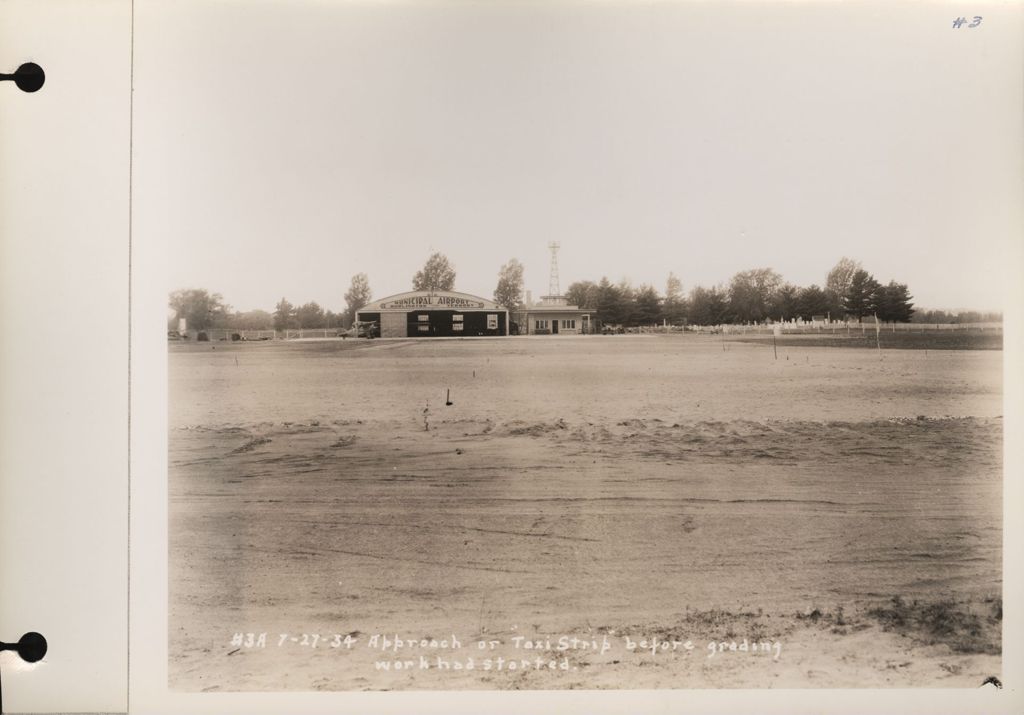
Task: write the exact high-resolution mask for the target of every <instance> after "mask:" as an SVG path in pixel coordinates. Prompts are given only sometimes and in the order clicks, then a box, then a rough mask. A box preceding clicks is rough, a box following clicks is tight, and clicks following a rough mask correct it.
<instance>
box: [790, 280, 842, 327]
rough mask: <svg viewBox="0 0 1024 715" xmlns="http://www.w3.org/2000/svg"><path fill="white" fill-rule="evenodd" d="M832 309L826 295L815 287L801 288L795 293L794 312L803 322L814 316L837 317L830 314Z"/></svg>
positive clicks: (830, 301)
mask: <svg viewBox="0 0 1024 715" xmlns="http://www.w3.org/2000/svg"><path fill="white" fill-rule="evenodd" d="M832 307H833V306H832V300H830V299H829V297H828V294H827V293H826V292H825V291H823V290H822V289H821V288H819V287H818V286H816V285H810V286H807V287H806V288H801V289H800V291H799V293H797V298H796V312H797V315H798V316H799V317H800V318H802V319H803V320H810V319H811V318H813V317H814V316H816V315H824V316H830V315H831V317H839V316H838V314H833V313H832Z"/></svg>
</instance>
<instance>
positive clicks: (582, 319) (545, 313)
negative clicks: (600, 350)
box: [516, 294, 593, 335]
mask: <svg viewBox="0 0 1024 715" xmlns="http://www.w3.org/2000/svg"><path fill="white" fill-rule="evenodd" d="M592 312H593V311H590V310H585V309H583V308H580V307H579V306H576V305H569V301H567V300H566V299H565V297H564V296H560V295H545V296H541V299H540V302H539V303H534V302H533V301H532V300H531V299H530V297H529V294H527V299H526V304H525V305H524V306H523V307H522V309H521V310H519V311H518V312H517V314H516V317H517V318H519V321H518V322H519V333H520V334H521V335H560V334H562V335H564V334H568V335H582V334H587V333H590V332H592V330H591V313H592Z"/></svg>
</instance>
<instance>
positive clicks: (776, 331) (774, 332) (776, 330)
mask: <svg viewBox="0 0 1024 715" xmlns="http://www.w3.org/2000/svg"><path fill="white" fill-rule="evenodd" d="M781 334H782V326H781V325H780V324H779V323H776V324H775V325H774V326H773V327H772V351H773V352H774V353H775V359H776V360H778V359H779V347H778V345H776V343H775V338H776V337H778V336H779V335H781Z"/></svg>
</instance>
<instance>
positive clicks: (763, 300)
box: [729, 268, 782, 323]
mask: <svg viewBox="0 0 1024 715" xmlns="http://www.w3.org/2000/svg"><path fill="white" fill-rule="evenodd" d="M781 285H782V276H781V275H779V274H778V273H777V272H775V271H773V270H772V269H771V268H755V269H753V270H749V271H741V272H740V273H737V274H736V275H734V276H733V277H732V280H731V281H730V282H729V313H730V315H731V316H732V319H733V320H735V321H736V322H738V323H747V322H754V323H756V322H760V321H762V320H764V319H765V318H767V317H768V312H769V309H770V307H771V304H772V301H773V300H774V299H775V293H776V292H777V291H778V289H779V287H780V286H781Z"/></svg>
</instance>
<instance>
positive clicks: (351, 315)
mask: <svg viewBox="0 0 1024 715" xmlns="http://www.w3.org/2000/svg"><path fill="white" fill-rule="evenodd" d="M455 277H456V272H455V266H454V265H452V263H451V261H449V259H448V258H447V257H446V256H445V255H443V254H441V253H439V252H434V253H432V254H431V255H430V256H429V257H428V259H427V261H426V262H425V263H424V265H423V268H421V269H420V270H419V271H417V272H416V273H415V274H414V275H413V277H412V289H413V290H417V291H430V290H439V291H450V290H453V289H454V286H455ZM564 297H565V298H566V299H567V301H568V302H569V303H570V304H572V305H577V306H579V307H581V308H584V309H587V310H591V311H594V312H595V313H596V317H597V319H598V320H600V321H601V322H602V323H604V324H605V325H623V326H627V327H628V326H637V325H653V324H659V323H662V322H667V323H670V324H672V325H685V324H691V325H721V324H725V323H732V324H747V323H761V322H765V321H792V320H812V319H815V318H831V319H833V320H838V319H843V318H852V319H854V320H862V319H864V318H865V317H872V316H877V317H878V319H879V320H881V321H883V322H909V321H911V320H915V321H919V322H957V320H952V319H951V318H953V317H954V315H953V314H949V313H946V312H944V311H927V312H926V313H918V312H917V311H915V309H914V304H913V303H912V302H911V300H912V298H913V296H911V295H910V291H909V289H908V287H907V285H906V284H904V283H898V282H896V281H895V280H890V281H889V282H888V283H887V284H882V283H879V282H878V281H877V280H876V279H875V277H874V276H872V275H871V274H870V273H868V272H867V271H866V270H864V268H863V266H861V264H860V263H859V262H857V261H855V260H853V259H850V258H842V259H840V260H839V262H837V263H836V265H835V266H833V268H832V269H831V270H830V271H829V272H828V274H827V276H826V277H825V281H824V284H823V285H822V286H819V285H817V284H814V285H809V286H796V285H793V284H791V283H788V282H786V281H785V280H784V279H783V277H782V276H781V275H780V274H779V273H778V272H777V271H775V270H773V269H771V268H754V269H750V270H745V271H740V272H739V273H737V274H736V275H734V276H733V277H732V278H731V279H730V281H729V282H728V283H727V284H723V285H717V286H711V287H705V286H694V287H693V288H691V289H690V291H689V292H688V293H684V292H683V285H682V282H681V281H680V280H679V278H677V277H676V276H675V275H674V274H673V273H669V275H668V279H667V281H666V284H665V293H664V295H662V294H660V293H659V292H658V291H657V290H656V289H655V288H654V287H653V286H651V285H641V286H639V287H637V288H634V287H633V286H632V285H631V284H630V283H629V282H628V281H620V282H618V283H612V282H611V281H609V280H608V278H607V277H602V278H601V279H600V280H599V281H596V282H595V281H590V280H583V281H576V282H574V283H572V284H571V285H570V286H569V288H568V289H567V290H566V292H565V296H564ZM371 298H372V291H371V289H370V282H369V278H368V277H367V275H366V274H365V273H357V274H356V275H354V276H353V277H352V281H351V284H350V286H349V289H348V290H347V291H346V292H345V295H344V300H345V305H346V307H345V310H343V311H342V312H340V313H334V312H332V311H330V310H325V309H324V308H323V307H321V306H320V305H318V304H317V303H316V302H310V303H305V304H303V305H298V306H296V305H293V304H292V303H290V302H289V301H288V300H287V299H286V298H283V297H282V298H281V300H280V301H278V303H277V305H276V306H275V308H274V312H273V313H269V312H267V311H264V310H252V311H248V312H244V313H243V312H237V311H235V312H232V310H231V308H230V306H228V305H227V304H226V303H225V302H224V299H223V297H222V296H221V295H220V294H219V293H210V292H208V291H206V290H203V289H187V290H179V291H175V292H174V293H172V294H171V297H170V307H171V308H172V309H173V311H174V313H175V315H174V317H173V318H171V319H170V320H169V324H168V326H169V328H171V329H173V328H174V327H176V324H177V319H178V318H185V319H186V321H187V324H188V327H189V328H191V329H194V330H205V329H209V328H224V329H232V330H269V329H275V330H288V329H302V328H326V329H331V328H342V329H347V328H349V327H350V326H351V325H352V323H353V321H354V320H355V314H356V311H358V310H359V309H360V308H362V307H363V306H365V305H366V304H368V303H369V302H370V300H371ZM494 300H495V302H496V303H498V304H499V305H501V306H502V307H505V308H507V309H508V310H509V311H510V312H512V313H515V312H516V311H518V310H520V309H522V307H523V265H522V263H520V262H519V261H518V260H517V259H515V258H512V259H510V260H509V261H508V262H507V263H505V264H504V265H502V266H501V268H500V270H499V271H498V281H497V285H496V286H495V289H494ZM965 316H966V317H978V318H979V320H970V321H968V320H967V319H966V317H965ZM956 317H957V319H958V320H959V322H981V319H984V318H986V317H987V318H988V319H994V320H999V319H1000V317H999V316H998V315H992V314H980V313H978V314H973V313H972V314H960V315H959V316H956ZM922 318H927V319H924V320H922ZM940 318H941V319H940Z"/></svg>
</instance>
